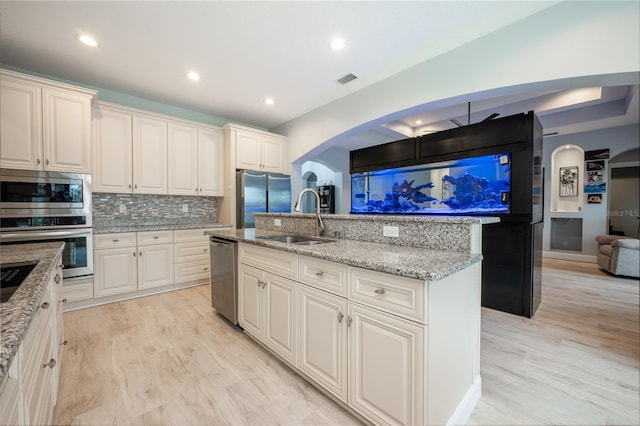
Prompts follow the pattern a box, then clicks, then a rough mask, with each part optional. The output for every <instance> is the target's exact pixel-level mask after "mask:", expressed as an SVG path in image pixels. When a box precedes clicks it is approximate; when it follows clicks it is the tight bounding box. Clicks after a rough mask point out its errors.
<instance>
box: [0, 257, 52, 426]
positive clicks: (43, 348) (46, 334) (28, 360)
mask: <svg viewBox="0 0 640 426" xmlns="http://www.w3.org/2000/svg"><path fill="white" fill-rule="evenodd" d="M58 263H60V261H59V260H58ZM61 304H62V265H59V266H58V267H57V268H56V270H55V271H54V273H53V276H52V277H51V279H50V280H49V283H48V284H47V286H46V288H45V291H44V293H43V295H42V298H41V299H40V302H39V304H38V307H37V309H36V312H35V313H34V314H33V317H32V319H31V322H30V323H29V326H28V328H27V330H26V332H25V334H24V337H23V339H22V342H21V344H20V346H19V347H18V350H17V353H16V355H15V357H14V359H13V361H12V362H11V366H10V367H9V371H8V374H7V375H6V376H5V379H4V383H3V384H2V386H1V387H0V424H2V425H5V424H6V425H42V424H51V423H52V421H53V408H54V406H55V404H56V400H57V394H58V383H59V377H60V366H61V364H60V361H61V360H60V345H61V344H62V343H63V342H64V340H63V339H64V332H63V320H62V309H61Z"/></svg>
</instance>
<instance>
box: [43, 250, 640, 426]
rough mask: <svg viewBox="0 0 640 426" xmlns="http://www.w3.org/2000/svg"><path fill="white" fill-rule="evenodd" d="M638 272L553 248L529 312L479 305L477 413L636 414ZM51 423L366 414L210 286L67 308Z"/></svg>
mask: <svg viewBox="0 0 640 426" xmlns="http://www.w3.org/2000/svg"><path fill="white" fill-rule="evenodd" d="M638 289H639V283H638V280H632V279H625V278H618V277H612V276H610V275H607V274H606V273H604V272H602V271H600V270H599V269H598V268H597V266H596V265H592V264H585V263H575V262H566V261H557V260H546V259H545V261H544V265H543V293H542V297H543V299H542V304H541V305H540V308H539V309H538V312H537V313H536V315H535V317H534V318H533V319H527V318H523V317H518V316H515V315H510V314H506V313H503V312H498V311H493V310H491V309H483V310H482V348H481V375H482V380H483V386H482V392H483V395H482V398H481V400H480V401H479V403H478V405H477V407H476V410H475V411H474V413H473V414H472V416H471V419H470V421H469V424H471V425H498V424H503V425H515V424H521V425H525V424H526V425H531V424H541V425H542V424H583V425H596V424H639V423H640V415H639V413H640V403H639V400H640V397H639V392H640V389H639V388H640V375H639V374H640V373H639V372H640V365H639V364H640V337H639V327H640V320H639V315H640V314H639V311H638V297H639V296H638V295H639V293H638ZM64 320H65V332H66V338H67V340H68V341H69V344H68V345H67V346H66V347H65V348H64V349H63V350H64V353H63V365H62V373H61V383H60V393H59V397H58V404H57V406H56V409H55V414H54V424H91V425H102V424H114V425H116V424H117V425H205V424H206V425H219V424H233V425H236V424H237V425H272V424H285V425H294V424H308V425H311V424H313V425H316V424H335V425H347V424H359V421H358V420H357V419H356V418H354V417H352V416H351V415H349V414H348V413H347V412H345V411H344V410H343V409H342V408H341V407H340V406H338V405H337V404H335V403H334V402H333V401H331V400H330V399H329V398H327V397H325V396H324V395H323V394H322V393H320V392H318V391H317V390H315V389H314V388H313V387H312V386H311V385H309V384H308V383H307V382H306V381H305V380H303V379H302V378H300V377H299V376H297V375H296V374H295V373H293V372H292V371H291V370H290V369H289V368H288V367H286V366H285V365H284V364H282V363H281V362H279V361H277V360H276V359H275V358H274V357H273V356H272V355H270V354H269V353H268V352H266V351H265V350H264V349H262V348H261V347H260V346H259V345H257V344H256V343H254V342H253V341H252V340H251V339H249V338H248V337H247V336H245V335H244V334H243V333H242V332H241V331H240V330H239V329H237V328H233V327H231V326H229V324H228V323H226V322H225V321H224V320H223V319H222V318H220V317H219V316H217V315H216V314H214V313H213V311H212V308H211V307H210V305H209V295H208V287H207V286H201V287H193V288H190V289H185V290H180V291H175V292H171V293H166V294H161V295H156V296H151V297H147V298H143V299H134V300H129V301H125V302H119V303H113V304H110V305H104V306H99V307H95V308H89V309H84V310H80V311H75V312H68V313H65V314H64Z"/></svg>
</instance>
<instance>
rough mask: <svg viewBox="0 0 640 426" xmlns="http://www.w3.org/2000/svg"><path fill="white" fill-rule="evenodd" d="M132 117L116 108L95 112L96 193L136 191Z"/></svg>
mask: <svg viewBox="0 0 640 426" xmlns="http://www.w3.org/2000/svg"><path fill="white" fill-rule="evenodd" d="M132 121H133V116H132V115H131V114H130V113H127V112H124V111H120V110H117V109H113V108H109V107H105V106H101V105H100V106H98V105H96V106H94V109H93V132H94V134H93V176H92V178H93V181H92V184H93V191H94V192H108V193H114V194H118V193H131V192H132V190H133V132H132V128H133V125H132Z"/></svg>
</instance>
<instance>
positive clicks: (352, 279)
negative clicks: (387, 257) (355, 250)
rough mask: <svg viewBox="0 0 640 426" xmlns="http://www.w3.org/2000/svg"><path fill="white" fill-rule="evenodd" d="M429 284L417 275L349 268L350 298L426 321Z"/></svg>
mask: <svg viewBox="0 0 640 426" xmlns="http://www.w3.org/2000/svg"><path fill="white" fill-rule="evenodd" d="M425 288H426V284H425V282H424V281H420V280H416V279H413V278H406V277H400V276H398V275H392V274H386V273H384V272H377V271H370V270H368V269H360V268H355V267H350V268H349V300H353V301H356V302H360V303H362V304H365V305H369V306H372V307H375V308H379V309H382V310H383V311H386V312H389V313H391V314H394V315H398V316H400V317H403V318H407V319H411V320H414V321H419V322H420V323H422V324H425V323H426V312H425V311H426V291H425Z"/></svg>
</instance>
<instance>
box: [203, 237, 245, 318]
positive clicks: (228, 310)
mask: <svg viewBox="0 0 640 426" xmlns="http://www.w3.org/2000/svg"><path fill="white" fill-rule="evenodd" d="M209 245H210V246H211V253H210V262H211V306H213V307H214V308H215V309H216V311H218V313H219V314H220V315H222V316H224V317H225V318H226V319H228V320H229V321H230V322H231V323H233V324H234V325H237V324H238V273H237V259H238V244H237V243H236V242H235V241H232V240H227V239H224V238H220V237H213V236H212V237H210V242H209Z"/></svg>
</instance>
